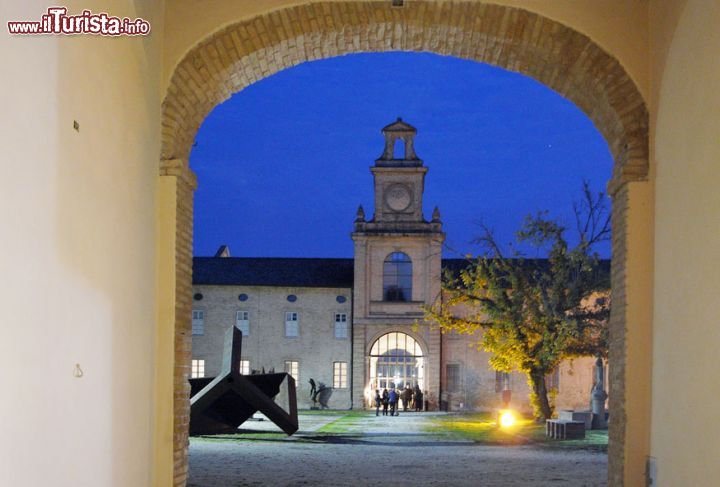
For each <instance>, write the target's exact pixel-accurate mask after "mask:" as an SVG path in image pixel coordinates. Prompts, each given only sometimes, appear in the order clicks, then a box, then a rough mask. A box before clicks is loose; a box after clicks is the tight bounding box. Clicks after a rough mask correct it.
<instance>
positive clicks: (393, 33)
mask: <svg viewBox="0 0 720 487" xmlns="http://www.w3.org/2000/svg"><path fill="white" fill-rule="evenodd" d="M394 4H395V2H389V1H388V2H366V1H333V2H322V1H318V2H308V3H304V4H303V5H297V6H293V7H288V8H283V9H279V10H276V11H272V12H269V13H266V14H263V15H259V16H256V17H253V18H250V19H246V20H242V21H240V22H236V23H233V24H230V25H225V26H220V25H218V28H220V27H222V28H221V29H220V30H218V31H217V32H215V33H214V34H212V35H210V36H208V37H207V38H206V39H204V40H202V41H201V42H199V43H198V44H197V45H195V47H193V48H192V49H190V50H189V51H188V53H187V54H186V55H185V57H184V58H183V59H182V61H180V63H178V65H177V66H176V68H175V69H174V72H173V75H172V78H171V80H170V83H169V86H168V89H167V93H166V96H165V99H164V101H163V107H162V120H161V123H162V150H161V162H160V174H161V176H166V177H167V182H165V183H163V184H161V186H162V191H163V192H165V193H163V194H164V196H163V197H166V198H168V199H171V200H173V201H174V205H175V206H174V210H175V212H174V217H173V218H174V220H173V221H174V233H173V234H172V235H168V236H167V239H166V241H165V242H164V244H166V245H167V247H168V248H169V249H174V250H175V255H176V259H175V263H174V286H175V288H174V303H175V306H174V308H175V309H174V314H173V318H172V319H173V320H174V329H172V330H170V331H169V332H167V334H165V335H162V334H161V335H162V336H161V337H160V342H169V343H174V348H175V361H174V376H173V377H166V376H165V375H163V374H160V376H159V379H158V380H159V385H158V387H159V388H160V389H161V390H164V391H172V397H173V398H174V403H175V404H174V408H173V435H174V439H173V446H174V454H173V458H174V471H175V475H174V483H175V484H176V485H184V483H185V479H186V473H187V431H188V421H189V416H188V411H189V399H188V395H189V392H190V389H189V384H188V381H187V378H188V377H189V375H190V340H191V338H190V337H191V335H190V332H189V330H190V313H191V303H192V300H191V299H190V296H191V294H190V293H191V285H192V282H191V261H192V224H193V223H192V197H193V196H192V195H193V190H194V187H195V178H194V175H193V174H192V172H191V171H190V170H189V166H188V158H189V153H190V148H191V146H192V142H193V140H194V138H195V134H196V132H197V130H198V128H199V126H200V124H201V123H202V121H203V120H204V119H205V117H206V116H207V114H208V113H209V112H210V111H211V110H212V109H213V108H214V107H215V106H216V105H218V104H219V103H221V102H223V101H224V100H226V99H227V98H228V97H230V96H231V95H232V94H233V93H235V92H238V91H240V90H242V89H243V88H245V87H246V86H248V85H250V84H251V83H253V82H255V81H257V80H259V79H262V78H264V77H266V76H269V75H271V74H273V73H275V72H277V71H280V70H282V69H285V68H288V67H290V66H294V65H296V64H299V63H302V62H305V61H310V60H314V59H321V58H327V57H333V56H338V55H342V54H347V53H353V52H381V51H393V50H396V51H397V50H403V51H427V52H434V53H437V54H443V55H450V56H456V57H459V58H464V59H472V60H476V61H480V62H487V63H489V64H492V65H495V66H499V67H503V68H506V69H509V70H512V71H517V72H520V73H523V74H526V75H528V76H531V77H533V78H535V79H536V80H538V81H539V82H541V83H543V84H544V85H546V86H548V87H550V88H552V89H553V90H555V91H557V92H558V93H560V94H562V95H563V96H565V97H566V98H568V99H569V100H571V101H572V102H573V103H575V104H576V105H577V106H578V107H579V108H581V109H582V110H583V111H584V112H585V113H586V114H587V115H588V117H589V118H590V119H592V121H593V122H594V123H595V126H596V127H597V128H598V130H599V131H600V132H601V133H602V134H603V136H604V137H605V139H606V140H607V142H608V145H609V147H610V151H611V153H612V155H613V157H614V159H615V167H614V171H613V179H612V181H611V185H610V188H611V195H612V196H613V254H614V259H613V270H612V287H613V290H614V293H613V314H612V316H611V320H610V321H611V323H610V329H611V340H610V342H611V344H610V362H611V363H612V364H613V368H612V369H611V371H610V381H609V382H610V394H611V404H610V408H611V410H612V411H613V413H612V414H613V418H614V419H613V422H612V424H611V428H610V438H611V443H610V450H609V463H610V475H609V482H610V483H611V484H612V485H620V484H622V481H623V480H622V479H623V478H624V472H625V471H626V465H625V459H626V457H628V456H633V459H632V461H633V462H634V463H635V464H636V465H633V466H632V468H633V469H634V471H641V469H642V466H641V465H639V464H640V463H641V462H642V459H643V458H644V455H645V454H646V452H645V450H644V449H645V448H646V444H645V443H642V444H639V445H637V448H633V447H632V446H633V445H629V446H630V448H627V449H626V438H628V437H629V436H628V434H626V428H627V425H626V415H627V414H628V413H627V411H628V409H629V408H634V409H633V410H632V413H633V417H634V418H636V419H635V420H634V421H638V423H637V424H638V425H639V426H638V428H636V433H633V434H634V435H635V436H636V437H637V438H640V437H641V436H642V433H637V431H640V432H642V431H643V428H645V426H644V424H645V423H643V421H645V422H647V418H648V417H649V414H648V411H649V407H648V406H647V401H646V400H644V399H643V398H642V397H635V398H633V400H626V382H628V381H629V382H633V383H636V384H637V383H645V382H647V381H648V380H649V375H648V374H649V372H648V364H647V363H645V362H643V363H640V364H639V367H638V366H637V365H638V364H635V366H633V367H626V356H628V351H627V350H628V349H627V347H626V335H627V326H626V325H627V313H628V312H629V311H628V310H629V305H628V301H627V298H626V295H625V292H626V289H628V287H627V286H626V282H628V280H629V277H628V276H629V274H628V269H632V266H630V265H627V260H628V258H629V257H628V256H629V251H631V250H632V249H631V248H629V247H628V237H627V235H628V233H627V230H628V224H629V205H630V202H631V201H635V200H634V199H633V198H635V199H638V201H639V202H635V203H633V204H634V205H642V204H646V203H648V201H647V200H648V198H649V197H648V196H647V195H646V193H645V192H643V190H641V189H637V190H633V192H632V195H634V196H631V189H630V186H631V185H630V184H628V183H630V182H634V181H643V180H645V178H646V176H647V172H648V150H649V149H648V114H647V109H646V105H645V102H644V100H643V98H642V96H641V95H640V93H639V91H638V89H637V87H636V85H635V83H634V82H633V81H632V79H631V78H630V77H629V76H628V74H627V73H626V71H625V70H624V69H623V67H622V66H621V65H620V63H619V62H618V61H617V60H616V59H615V58H613V57H612V56H611V55H609V54H608V53H607V52H605V51H604V50H603V49H602V48H601V47H600V46H599V45H597V44H596V43H595V42H593V41H592V40H591V39H590V38H588V37H587V36H585V35H583V34H581V33H579V32H577V31H575V30H573V29H571V28H569V27H567V26H565V25H562V24H561V23H559V22H556V21H554V20H551V19H549V18H547V17H543V16H541V15H538V14H535V13H532V12H529V11H526V10H522V9H519V8H513V7H507V6H502V5H495V4H490V3H485V2H481V1H456V2H435V1H422V0H418V1H412V2H404V4H402V5H403V6H401V7H398V8H396V7H393V5H394ZM406 155H407V154H406ZM397 204H398V205H399V203H397ZM648 204H649V203H648ZM635 251H637V249H636V250H635ZM356 256H357V254H356ZM383 257H385V256H383ZM411 257H412V255H411ZM438 265H439V263H438ZM356 274H357V273H356ZM415 289H417V287H415V286H413V293H414V292H415ZM413 299H415V297H414V296H413ZM370 304H373V303H370ZM374 306H375V307H376V308H378V307H380V308H382V304H381V303H380V304H374ZM646 331H647V330H645V329H644V328H643V329H642V330H637V329H636V331H635V333H645V332H646ZM163 333H165V332H163ZM434 341H435V339H434V338H432V337H431V338H430V339H429V340H428V349H429V350H430V353H431V354H432V350H433V347H434V346H435V344H434ZM635 341H636V342H640V343H642V342H643V337H639V338H635ZM638 360H641V359H638ZM361 365H363V364H361ZM359 369H360V370H363V371H364V370H365V367H364V366H361V367H359ZM357 370H358V367H355V368H354V371H355V372H354V373H357ZM358 379H363V378H361V377H354V380H358ZM429 385H430V386H432V384H429ZM164 420H165V418H159V419H158V421H160V422H162V421H164ZM641 423H642V424H641Z"/></svg>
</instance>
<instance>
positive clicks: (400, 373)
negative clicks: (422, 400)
mask: <svg viewBox="0 0 720 487" xmlns="http://www.w3.org/2000/svg"><path fill="white" fill-rule="evenodd" d="M368 375H369V377H370V382H369V384H368V396H369V397H368V400H369V404H370V405H371V406H372V404H373V398H374V397H375V389H379V390H380V391H381V392H382V390H383V389H388V390H390V389H392V388H394V389H396V390H402V389H405V387H406V386H408V385H409V386H410V387H412V388H414V387H415V386H416V385H417V386H419V387H420V389H421V390H423V391H425V356H424V354H423V351H422V348H421V347H420V344H418V342H417V340H415V339H414V338H413V337H411V336H410V335H407V334H405V333H401V332H391V333H386V334H385V335H382V336H381V337H380V338H378V339H377V340H376V341H375V343H374V344H373V346H372V348H371V349H370V373H369V374H368Z"/></svg>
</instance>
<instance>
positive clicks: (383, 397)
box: [375, 384, 423, 416]
mask: <svg viewBox="0 0 720 487" xmlns="http://www.w3.org/2000/svg"><path fill="white" fill-rule="evenodd" d="M399 401H402V404H403V410H404V411H407V410H408V409H409V410H413V409H414V410H415V411H422V410H423V393H422V390H421V389H420V386H419V385H417V384H416V385H415V388H414V389H413V388H412V387H410V384H406V385H405V389H403V390H402V391H400V392H398V391H397V390H395V388H394V387H391V388H390V390H389V391H388V390H387V389H383V391H382V394H380V390H379V389H375V416H379V415H380V408H381V407H382V414H383V416H387V415H388V409H389V410H390V416H397V415H398V409H399V408H398V402H399Z"/></svg>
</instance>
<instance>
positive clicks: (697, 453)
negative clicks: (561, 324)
mask: <svg viewBox="0 0 720 487" xmlns="http://www.w3.org/2000/svg"><path fill="white" fill-rule="evenodd" d="M657 3H658V5H657V7H658V9H659V10H660V12H658V14H661V13H663V12H662V10H663V8H665V7H666V5H664V4H661V3H660V2H657ZM670 3H672V4H674V6H676V7H677V9H676V10H675V12H677V14H678V15H677V16H673V17H670V19H669V20H667V19H665V20H663V22H666V23H668V24H669V25H670V28H668V29H666V30H665V31H658V32H657V36H658V39H657V41H656V44H657V45H658V46H660V47H662V46H663V45H667V46H668V47H669V49H668V51H667V57H666V58H657V59H655V63H656V65H657V67H658V68H659V69H658V70H657V71H658V72H659V73H660V74H661V76H660V77H659V78H657V79H656V80H654V82H655V83H656V85H655V86H654V88H655V89H656V90H658V106H657V117H656V120H657V125H656V130H655V141H654V152H655V162H656V164H657V166H656V167H657V177H656V203H655V214H656V230H655V299H654V325H653V328H654V330H653V338H654V339H653V404H652V440H651V441H652V447H651V448H652V455H653V456H655V457H656V459H657V473H658V485H661V486H674V485H693V486H711V485H717V482H718V478H720V463H718V461H717V457H718V452H719V451H720V422H718V420H717V414H716V410H715V404H717V401H718V398H719V397H720V380H718V375H717V365H718V348H720V323H719V321H718V320H719V318H718V317H719V316H720V307H719V306H718V292H719V291H720V286H719V285H718V283H719V282H720V277H719V276H720V190H719V189H718V188H720V129H719V128H718V127H720V92H719V91H718V87H720V57H719V56H718V53H719V52H720V30H718V28H717V26H718V25H719V24H720V4H719V3H717V2H715V1H709V0H708V1H703V0H688V1H687V2H670ZM683 4H684V5H683ZM673 23H676V25H674V26H673V25H672V24H673ZM673 27H674V28H673ZM662 36H665V38H663V37H662Z"/></svg>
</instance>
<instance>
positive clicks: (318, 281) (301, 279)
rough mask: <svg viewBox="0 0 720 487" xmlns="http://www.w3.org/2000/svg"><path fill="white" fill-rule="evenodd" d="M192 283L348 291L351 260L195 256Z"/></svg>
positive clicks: (460, 262) (458, 262)
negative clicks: (333, 288)
mask: <svg viewBox="0 0 720 487" xmlns="http://www.w3.org/2000/svg"><path fill="white" fill-rule="evenodd" d="M538 260H540V261H544V259H538ZM530 262H535V263H537V261H535V260H532V261H530ZM469 263H470V262H469V261H468V260H467V259H443V260H442V268H443V270H446V269H447V270H449V271H450V272H451V273H452V274H454V275H457V274H459V272H460V270H462V269H464V268H465V267H467V266H468V264H469ZM600 272H601V273H603V274H605V273H607V275H608V276H609V274H610V261H609V260H603V261H602V263H601V266H600ZM193 284H196V285H200V284H206V285H220V286H223V285H224V286H233V285H234V286H286V287H335V288H350V287H352V286H353V259H323V258H289V257H287V258H286V257H195V258H193Z"/></svg>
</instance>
